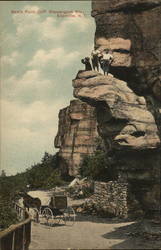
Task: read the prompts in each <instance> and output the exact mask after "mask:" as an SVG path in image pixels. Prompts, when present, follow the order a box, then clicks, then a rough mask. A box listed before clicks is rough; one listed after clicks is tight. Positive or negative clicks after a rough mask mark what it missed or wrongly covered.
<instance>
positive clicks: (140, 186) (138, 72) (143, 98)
mask: <svg viewBox="0 0 161 250" xmlns="http://www.w3.org/2000/svg"><path fill="white" fill-rule="evenodd" d="M92 16H93V17H94V18H95V21H96V33H95V46H96V47H97V48H99V49H105V48H108V49H112V50H113V55H114V61H113V63H112V66H111V68H110V73H111V74H109V75H108V76H106V77H105V76H102V75H101V74H100V73H97V72H93V71H89V72H78V75H77V76H76V79H74V80H73V87H74V96H75V97H77V98H79V99H80V100H82V101H84V102H87V103H88V104H90V105H91V106H93V107H95V108H96V114H97V122H98V132H99V135H100V136H101V137H102V138H103V140H104V142H105V146H106V151H107V155H108V159H109V163H110V165H111V167H112V168H113V169H114V171H116V172H117V180H116V181H118V182H122V183H126V182H127V183H128V193H129V195H128V200H127V204H128V213H129V215H132V216H137V215H138V214H141V215H143V214H144V215H146V216H149V215H150V214H151V216H154V214H155V213H156V214H157V213H159V211H160V205H161V203H160V201H161V199H160V188H161V150H160V149H161V98H160V97H161V83H160V79H161V77H160V73H161V67H160V65H161V54H160V53H161V50H160V48H161V26H160V21H159V20H160V16H161V1H160V0H113V1H111V0H106V1H93V2H92Z"/></svg>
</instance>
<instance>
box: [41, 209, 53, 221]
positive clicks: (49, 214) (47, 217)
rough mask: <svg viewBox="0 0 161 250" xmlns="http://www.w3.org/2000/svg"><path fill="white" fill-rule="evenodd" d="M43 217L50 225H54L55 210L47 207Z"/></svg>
mask: <svg viewBox="0 0 161 250" xmlns="http://www.w3.org/2000/svg"><path fill="white" fill-rule="evenodd" d="M42 219H43V220H45V223H46V224H47V225H48V226H52V224H53V223H52V222H53V212H52V210H51V209H50V208H48V207H47V208H45V209H44V210H43V212H42Z"/></svg>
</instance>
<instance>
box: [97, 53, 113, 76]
mask: <svg viewBox="0 0 161 250" xmlns="http://www.w3.org/2000/svg"><path fill="white" fill-rule="evenodd" d="M112 53H113V52H112V50H110V51H109V52H107V51H105V52H104V53H103V57H102V58H101V60H100V64H101V68H102V70H103V72H104V75H108V73H109V69H110V65H111V63H112V62H113V59H114V58H113V55H112Z"/></svg>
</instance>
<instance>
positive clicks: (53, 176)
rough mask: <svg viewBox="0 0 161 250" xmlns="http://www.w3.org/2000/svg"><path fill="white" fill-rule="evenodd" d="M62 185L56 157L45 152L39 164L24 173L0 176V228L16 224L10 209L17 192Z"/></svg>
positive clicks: (12, 211) (14, 215)
mask: <svg viewBox="0 0 161 250" xmlns="http://www.w3.org/2000/svg"><path fill="white" fill-rule="evenodd" d="M62 184H64V182H63V181H62V179H61V177H60V173H59V171H58V160H57V155H51V154H48V153H46V152H45V154H44V156H43V158H42V160H41V162H40V163H37V164H35V165H34V166H31V168H29V169H27V170H26V171H25V172H24V173H18V174H16V175H15V176H5V175H4V174H3V175H1V176H0V227H4V228H6V227H8V226H9V225H11V224H13V223H16V222H17V216H16V214H15V212H14V210H13V209H12V202H13V201H15V200H16V199H17V198H18V197H16V194H17V193H18V192H19V191H28V190H27V189H28V188H27V186H28V185H29V187H30V189H36V188H41V189H49V188H52V187H54V186H59V185H62Z"/></svg>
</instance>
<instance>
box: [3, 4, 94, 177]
mask: <svg viewBox="0 0 161 250" xmlns="http://www.w3.org/2000/svg"><path fill="white" fill-rule="evenodd" d="M59 11H72V12H74V13H73V14H72V16H71V14H70V13H68V16H62V15H61V16H60V12H59ZM77 11H79V12H77ZM56 12H59V14H57V13H56ZM90 12H91V2H90V1H85V2H83V1H82V2H81V1H64V2H63V1H59V2H58V1H32V2H31V1H20V2H19V1H14V2H12V1H6V2H5V1H1V2H0V16H1V17H0V18H1V22H0V32H1V44H0V50H1V61H0V63H1V65H0V70H1V72H0V73H1V79H0V84H1V85H0V90H1V92H0V117H1V126H0V139H1V144H0V146H1V152H0V156H1V162H0V170H2V169H3V170H5V172H6V173H7V174H8V175H13V174H16V173H17V172H18V173H20V172H23V171H24V170H25V169H26V168H29V167H30V166H31V165H33V164H35V163H38V162H40V161H41V158H42V157H43V155H44V152H48V153H51V154H54V153H55V152H56V151H57V150H58V149H55V148H54V138H55V136H56V134H57V130H58V113H59V110H60V109H62V108H64V107H66V106H68V105H69V103H70V100H72V99H73V95H72V94H73V89H72V79H74V78H75V76H76V74H77V72H78V70H80V69H84V65H82V64H81V62H80V60H81V59H82V58H84V57H85V56H89V55H90V52H91V50H92V48H93V40H94V33H95V22H94V19H93V18H92V17H91V16H90ZM66 13H67V12H66ZM61 14H62V12H61Z"/></svg>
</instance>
